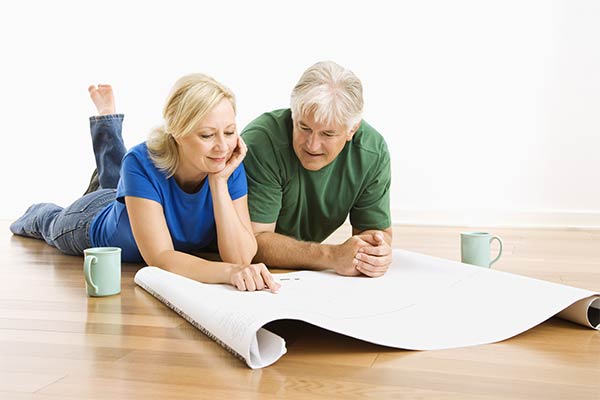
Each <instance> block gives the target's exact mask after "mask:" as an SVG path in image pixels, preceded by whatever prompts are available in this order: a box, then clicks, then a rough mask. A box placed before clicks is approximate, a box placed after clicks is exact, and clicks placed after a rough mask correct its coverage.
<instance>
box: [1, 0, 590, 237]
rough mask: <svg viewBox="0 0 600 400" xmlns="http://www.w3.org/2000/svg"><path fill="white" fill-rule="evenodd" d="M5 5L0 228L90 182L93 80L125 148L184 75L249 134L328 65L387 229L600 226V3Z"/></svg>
mask: <svg viewBox="0 0 600 400" xmlns="http://www.w3.org/2000/svg"><path fill="white" fill-rule="evenodd" d="M12 3H14V4H11V5H2V6H0V7H1V8H2V9H1V10H0V37H1V38H2V40H1V44H0V46H1V47H0V59H1V60H2V61H1V62H0V72H1V73H0V90H1V94H0V110H2V111H1V112H2V125H3V126H2V134H3V136H4V146H3V147H2V148H3V151H2V153H3V154H2V157H0V171H2V172H1V173H2V176H1V178H2V181H1V182H2V187H3V190H2V193H3V195H2V196H1V199H0V218H14V217H17V216H18V215H19V214H20V213H21V212H22V211H24V209H25V208H26V207H27V206H28V205H29V204H30V203H33V202H40V201H52V202H56V203H58V204H62V205H66V204H68V203H69V202H70V201H72V200H74V199H75V198H76V197H77V196H78V195H80V194H81V192H82V191H83V190H84V188H85V187H86V186H87V183H88V179H89V175H90V173H91V171H92V169H93V167H94V164H93V157H92V153H91V146H90V139H89V134H88V120H87V117H88V115H90V114H91V113H92V112H93V106H92V103H91V102H90V101H89V100H88V97H87V92H86V88H87V86H88V85H89V84H90V83H105V82H107V83H111V84H112V85H113V86H114V88H115V90H116V95H117V107H118V109H119V111H121V112H124V113H125V114H126V122H125V141H126V144H127V145H128V146H132V145H134V144H136V143H138V142H140V141H142V140H144V138H145V137H146V134H147V132H148V130H149V129H150V128H151V127H152V126H153V125H155V124H158V123H159V122H160V112H161V107H162V104H163V101H164V98H165V97H166V95H167V93H168V90H169V88H170V86H171V85H172V84H173V82H174V81H175V80H176V79H177V78H178V77H179V76H181V75H183V74H185V73H189V72H205V73H208V74H210V75H213V76H214V77H216V78H217V79H218V80H220V81H222V82H224V83H225V84H227V85H228V86H230V87H231V88H232V89H233V90H234V92H235V93H236V94H237V96H238V110H239V114H238V123H239V125H240V126H244V125H245V124H246V123H247V122H249V121H250V120H251V119H252V118H254V117H255V116H256V115H258V114H260V113H261V112H263V111H266V110H270V109H273V108H278V107H285V106H287V104H288V96H289V92H290V90H291V88H292V86H293V84H294V83H295V81H296V80H297V79H298V77H299V75H300V74H301V72H302V71H303V70H304V69H305V68H306V67H308V66H309V65H311V64H312V63H314V62H316V61H318V60H323V59H331V60H335V61H337V62H338V63H340V64H342V65H344V66H347V67H348V68H350V69H352V70H353V71H354V72H355V73H356V74H357V75H358V76H359V77H360V78H361V79H362V81H363V84H364V87H365V96H366V112H365V118H366V119H367V120H368V121H369V122H370V123H371V124H372V125H374V126H375V127H376V128H378V129H379V130H380V131H381V132H382V133H383V135H384V136H385V137H386V139H387V141H388V144H389V147H390V150H391V153H392V159H393V164H392V168H393V194H392V209H393V213H394V219H395V221H396V222H400V223H415V224H419V223H425V224H470V225H485V224H489V225H546V226H547V225H551V226H600V186H599V183H600V179H599V178H600V159H599V157H598V155H597V153H598V149H600V138H599V133H600V46H599V39H600V23H598V21H600V2H596V1H592V0H590V1H555V2H551V1H542V0H540V1H527V0H519V1H475V0H474V1H466V0H457V1H442V0H440V1H418V2H417V1H411V2H391V1H349V0H345V1H342V0H340V1H314V0H308V1H306V0H305V1H297V2H293V3H292V2H281V1H252V2H250V1H233V2H227V1H220V2H216V1H215V2H200V1H190V2H183V1H169V2H166V1H165V2H143V3H142V2H123V1H102V2H100V1H98V2H88V3H86V2H83V1H81V2H75V1H73V2H65V1H53V2H42V1H39V2H31V1H29V2H28V1H22V2H19V3H17V2H12ZM203 3H204V4H203ZM3 4H4V3H3ZM200 4H203V5H200Z"/></svg>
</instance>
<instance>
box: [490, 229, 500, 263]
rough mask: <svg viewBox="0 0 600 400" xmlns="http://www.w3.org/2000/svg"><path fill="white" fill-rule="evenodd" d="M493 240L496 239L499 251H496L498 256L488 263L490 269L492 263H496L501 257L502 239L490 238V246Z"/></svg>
mask: <svg viewBox="0 0 600 400" xmlns="http://www.w3.org/2000/svg"><path fill="white" fill-rule="evenodd" d="M494 239H496V240H497V241H498V244H499V245H500V250H499V251H498V255H497V256H496V258H494V259H493V260H492V261H490V267H491V266H492V264H493V263H495V262H496V261H498V259H499V258H500V256H501V255H502V239H500V238H499V237H498V236H492V238H491V239H490V245H491V244H492V240H494Z"/></svg>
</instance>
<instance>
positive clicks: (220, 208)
mask: <svg viewBox="0 0 600 400" xmlns="http://www.w3.org/2000/svg"><path fill="white" fill-rule="evenodd" d="M209 184H210V189H211V193H212V199H213V209H214V214H215V224H216V227H217V243H218V245H219V255H220V256H221V259H222V260H223V261H225V262H229V263H234V264H243V265H247V264H250V263H251V262H252V258H254V255H255V254H256V249H257V247H256V239H255V237H254V233H253V232H252V229H251V228H250V226H249V223H248V224H244V222H243V220H242V218H241V216H240V215H239V214H238V211H237V210H236V207H235V205H234V204H233V201H232V200H231V196H230V195H229V189H228V187H227V181H226V180H219V179H214V180H212V179H210V178H209Z"/></svg>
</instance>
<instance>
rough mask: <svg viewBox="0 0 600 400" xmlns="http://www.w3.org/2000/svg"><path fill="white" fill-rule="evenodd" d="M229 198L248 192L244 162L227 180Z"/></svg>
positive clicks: (234, 198) (236, 197) (232, 198)
mask: <svg viewBox="0 0 600 400" xmlns="http://www.w3.org/2000/svg"><path fill="white" fill-rule="evenodd" d="M227 187H228V188H229V195H230V196H231V200H236V199H239V198H240V197H242V196H245V195H247V194H248V182H247V181H246V170H245V168H244V164H240V165H239V166H238V167H237V168H236V169H235V171H233V173H232V174H231V176H230V177H229V179H228V180H227Z"/></svg>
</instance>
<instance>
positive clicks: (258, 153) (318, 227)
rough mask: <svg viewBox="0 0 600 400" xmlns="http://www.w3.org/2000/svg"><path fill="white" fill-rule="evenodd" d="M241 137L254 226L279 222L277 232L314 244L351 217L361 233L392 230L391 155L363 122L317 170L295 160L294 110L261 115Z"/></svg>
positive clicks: (352, 222) (372, 130) (351, 220)
mask: <svg viewBox="0 0 600 400" xmlns="http://www.w3.org/2000/svg"><path fill="white" fill-rule="evenodd" d="M242 137H243V138H244V141H245V142H246V144H247V145H248V153H247V154H246V158H245V159H244V166H245V167H246V174H247V177H248V204H249V208H250V218H251V219H252V221H253V222H258V223H265V224H268V223H273V222H277V223H276V227H275V232H277V233H281V234H283V235H286V236H291V237H294V238H296V239H298V240H305V241H312V242H321V241H323V240H325V239H326V238H327V237H328V236H329V235H330V234H331V233H333V231H335V230H336V229H337V228H338V227H339V226H340V225H342V224H343V223H344V221H345V220H346V217H347V216H348V214H350V223H351V224H352V226H353V227H354V228H356V229H358V230H361V231H362V230H366V229H380V230H381V229H386V228H389V227H390V225H391V218H390V181H391V173H390V155H389V153H388V149H387V145H386V143H385V140H384V139H383V137H382V136H381V135H380V134H379V133H378V132H377V131H376V130H375V129H373V128H372V127H371V126H370V125H369V124H367V123H366V122H365V121H362V123H361V125H360V128H359V129H358V130H357V131H356V133H355V134H354V136H353V138H352V140H351V141H349V142H346V145H345V146H344V149H343V150H342V152H341V153H340V154H339V155H338V156H337V157H336V159H335V160H334V161H333V162H332V163H331V164H329V165H327V166H325V167H323V168H321V169H320V170H319V171H309V170H306V169H304V167H302V164H301V163H300V161H299V160H298V157H296V153H295V152H294V148H293V147H292V113H291V111H290V109H283V110H275V111H272V112H269V113H265V114H263V115H261V116H259V117H258V118H256V119H255V120H254V121H252V122H251V123H250V124H248V126H246V128H244V130H243V132H242Z"/></svg>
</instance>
